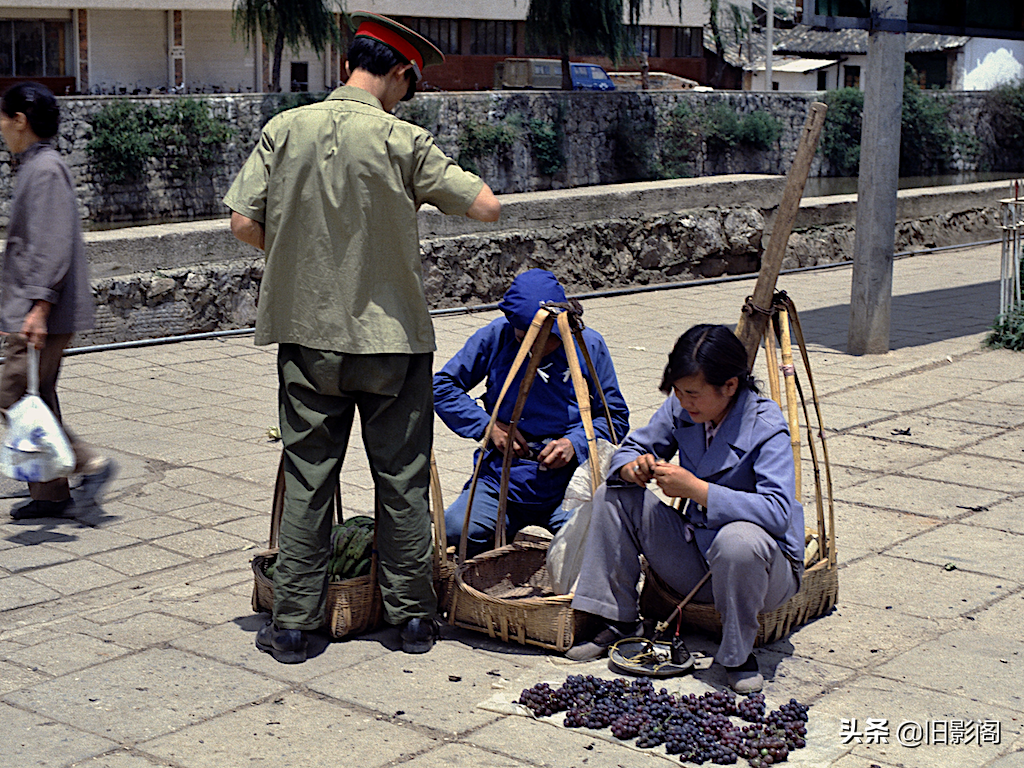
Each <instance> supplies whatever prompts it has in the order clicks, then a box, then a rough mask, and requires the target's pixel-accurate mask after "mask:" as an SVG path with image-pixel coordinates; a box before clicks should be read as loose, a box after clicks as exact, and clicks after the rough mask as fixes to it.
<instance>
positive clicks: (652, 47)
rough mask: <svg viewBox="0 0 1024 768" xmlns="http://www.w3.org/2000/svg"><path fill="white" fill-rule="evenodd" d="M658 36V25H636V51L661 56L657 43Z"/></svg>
mask: <svg viewBox="0 0 1024 768" xmlns="http://www.w3.org/2000/svg"><path fill="white" fill-rule="evenodd" d="M658 37H659V35H658V27H649V26H646V25H643V26H639V27H637V30H636V50H637V53H646V54H647V55H648V56H651V57H656V56H661V53H660V46H659V45H658Z"/></svg>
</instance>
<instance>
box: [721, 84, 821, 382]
mask: <svg viewBox="0 0 1024 768" xmlns="http://www.w3.org/2000/svg"><path fill="white" fill-rule="evenodd" d="M827 109H828V107H826V106H825V105H824V104H822V103H821V102H817V101H816V102H814V103H813V104H811V111H810V113H809V114H808V115H807V120H806V121H805V122H804V129H803V133H802V134H801V136H800V145H799V146H798V147H797V150H796V157H795V158H794V159H793V164H792V165H791V166H790V167H789V173H787V174H786V186H785V188H784V189H783V191H782V202H781V203H779V209H778V211H777V212H776V214H775V222H774V223H773V225H772V235H771V238H770V239H769V240H768V247H767V248H766V249H765V251H764V256H762V258H761V270H760V272H758V275H757V283H756V284H755V285H754V293H753V295H752V296H751V297H750V299H749V300H748V302H747V306H744V307H743V312H742V314H740V321H739V323H737V325H736V335H737V336H739V338H740V341H742V342H743V346H744V347H746V350H747V367H748V368H749V369H750V370H753V368H754V360H755V359H756V358H757V348H758V346H760V344H761V337H762V336H763V335H764V329H765V326H766V325H767V324H768V318H769V316H770V314H771V304H772V296H773V295H774V294H775V283H776V281H777V280H778V279H779V271H780V270H781V269H782V258H783V256H785V255H786V245H787V243H788V242H789V234H790V232H792V231H793V222H794V221H795V220H796V215H797V212H798V211H799V210H800V198H801V197H803V194H804V186H805V185H806V184H807V174H808V173H809V172H810V170H811V160H813V159H814V153H815V152H816V151H817V149H818V139H819V137H820V136H821V129H822V126H824V124H825V112H826V111H827Z"/></svg>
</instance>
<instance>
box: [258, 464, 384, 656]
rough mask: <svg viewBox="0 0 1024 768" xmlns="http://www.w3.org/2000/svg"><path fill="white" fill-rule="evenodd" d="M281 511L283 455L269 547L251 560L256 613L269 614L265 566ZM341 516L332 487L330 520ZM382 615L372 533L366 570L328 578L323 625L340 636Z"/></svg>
mask: <svg viewBox="0 0 1024 768" xmlns="http://www.w3.org/2000/svg"><path fill="white" fill-rule="evenodd" d="M283 511H284V455H283V454H282V456H281V461H280V463H279V464H278V467H277V480H276V482H275V484H274V502H273V507H272V508H271V514H270V545H269V549H267V550H266V551H265V552H262V553H260V554H259V555H257V556H256V557H254V558H253V560H252V570H253V577H254V584H253V590H252V609H253V610H254V611H256V612H260V611H265V612H267V613H273V610H274V583H273V582H272V581H271V580H270V579H268V578H267V575H266V573H265V571H266V569H267V566H269V565H270V563H271V562H273V561H274V560H275V559H276V558H277V539H278V534H279V532H280V530H281V515H282V513H283ZM340 518H341V488H340V485H339V487H338V488H335V489H334V519H335V522H337V521H338V520H339V519H340ZM383 618H384V603H383V600H382V599H381V596H380V586H379V585H378V584H377V537H376V533H374V540H373V554H372V555H371V557H370V573H369V575H367V576H359V577H358V578H355V579H346V580H345V581H332V582H329V583H328V585H327V608H326V610H325V611H324V623H323V626H324V627H325V628H326V629H327V631H328V632H330V633H331V637H335V638H341V637H348V636H349V635H358V634H361V633H363V632H369V631H371V630H374V629H376V628H377V627H379V626H380V625H381V622H382V621H383Z"/></svg>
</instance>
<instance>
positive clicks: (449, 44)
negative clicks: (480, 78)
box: [398, 16, 462, 56]
mask: <svg viewBox="0 0 1024 768" xmlns="http://www.w3.org/2000/svg"><path fill="white" fill-rule="evenodd" d="M398 20H399V21H400V22H401V23H402V24H405V26H407V27H409V29H413V30H415V31H416V32H419V33H420V34H421V35H423V36H424V37H425V38H427V40H429V41H430V42H432V43H433V44H434V45H436V46H437V47H438V48H440V49H441V53H443V54H445V55H446V56H447V55H449V54H454V55H456V56H458V55H459V54H460V53H462V51H461V50H460V47H459V20H458V19H424V18H420V17H415V16H405V17H400V18H399V19H398Z"/></svg>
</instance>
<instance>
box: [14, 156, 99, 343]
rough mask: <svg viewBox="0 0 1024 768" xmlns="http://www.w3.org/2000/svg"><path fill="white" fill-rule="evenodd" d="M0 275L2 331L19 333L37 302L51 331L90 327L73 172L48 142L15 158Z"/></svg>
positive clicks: (90, 302) (90, 301) (86, 273)
mask: <svg viewBox="0 0 1024 768" xmlns="http://www.w3.org/2000/svg"><path fill="white" fill-rule="evenodd" d="M18 159H19V168H18V178H17V182H16V183H15V186H14V196H13V197H12V198H11V218H10V222H9V223H8V225H7V248H6V249H5V251H4V263H3V272H2V274H0V331H5V332H7V333H17V332H18V331H20V330H21V324H22V321H23V320H24V319H25V315H27V314H28V312H29V310H30V309H32V305H33V304H34V303H35V302H36V301H39V300H43V301H48V302H50V303H51V304H52V305H53V306H52V307H51V308H50V316H49V321H48V322H47V330H48V332H49V333H53V334H58V333H74V332H75V331H84V330H86V329H88V328H92V323H93V298H92V290H91V287H90V285H89V269H88V263H87V262H86V258H85V243H83V242H82V228H81V224H80V222H79V220H78V206H77V205H76V204H75V189H74V184H73V183H72V181H71V172H70V171H69V170H68V167H67V166H66V165H65V164H64V161H63V160H62V159H61V156H60V154H59V153H58V152H57V150H56V149H54V148H53V147H52V146H50V143H49V142H48V141H40V142H37V143H36V144H33V145H32V146H31V147H29V148H28V149H26V150H25V151H24V152H22V153H21V155H20V156H19V158H18Z"/></svg>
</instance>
